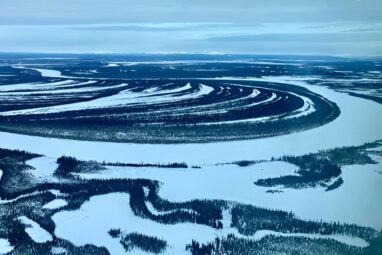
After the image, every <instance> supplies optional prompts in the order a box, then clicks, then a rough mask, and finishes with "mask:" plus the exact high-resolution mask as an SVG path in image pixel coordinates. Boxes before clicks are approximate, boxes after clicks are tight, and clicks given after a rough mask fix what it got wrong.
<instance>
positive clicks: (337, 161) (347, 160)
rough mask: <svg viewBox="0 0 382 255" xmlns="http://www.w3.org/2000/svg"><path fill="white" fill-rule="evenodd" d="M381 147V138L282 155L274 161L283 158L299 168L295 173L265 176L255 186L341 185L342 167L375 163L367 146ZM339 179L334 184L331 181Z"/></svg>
mask: <svg viewBox="0 0 382 255" xmlns="http://www.w3.org/2000/svg"><path fill="white" fill-rule="evenodd" d="M377 146H380V141H376V142H373V143H366V144H363V145H360V146H349V147H341V148H334V149H330V150H324V151H319V152H318V153H310V154H305V155H302V156H282V157H278V158H272V159H271V161H284V162H288V163H291V164H294V165H296V166H298V167H299V169H298V170H297V171H296V173H297V174H298V175H297V176H296V175H285V176H280V177H274V178H265V179H259V180H257V181H255V182H254V183H255V185H258V186H264V187H276V186H282V187H284V188H305V187H315V186H323V187H326V191H330V190H333V189H336V188H338V187H340V186H341V185H342V184H343V179H342V178H340V177H339V176H340V175H341V166H343V165H353V164H375V163H376V162H375V161H374V160H373V159H372V158H371V157H370V156H369V155H368V151H367V149H371V148H375V147H377ZM236 163H237V164H238V165H239V166H248V165H250V164H254V163H257V162H253V161H240V162H236ZM334 178H337V179H336V180H335V181H334V182H333V183H331V180H333V179H334Z"/></svg>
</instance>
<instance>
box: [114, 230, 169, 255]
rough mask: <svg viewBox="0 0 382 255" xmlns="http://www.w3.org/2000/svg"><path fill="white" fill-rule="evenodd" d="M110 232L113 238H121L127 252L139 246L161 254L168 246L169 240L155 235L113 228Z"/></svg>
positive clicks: (143, 249) (146, 250) (147, 250)
mask: <svg viewBox="0 0 382 255" xmlns="http://www.w3.org/2000/svg"><path fill="white" fill-rule="evenodd" d="M109 234H110V236H111V237H113V238H119V239H120V243H121V244H122V246H123V248H124V249H125V251H126V252H129V251H131V250H133V249H134V248H139V249H141V250H142V251H145V252H150V253H155V254H159V253H162V252H163V251H164V250H165V249H166V248H167V242H166V241H165V240H163V239H160V238H158V237H153V236H147V235H143V234H140V233H135V232H134V233H129V234H125V233H123V232H122V231H121V230H120V229H111V230H109Z"/></svg>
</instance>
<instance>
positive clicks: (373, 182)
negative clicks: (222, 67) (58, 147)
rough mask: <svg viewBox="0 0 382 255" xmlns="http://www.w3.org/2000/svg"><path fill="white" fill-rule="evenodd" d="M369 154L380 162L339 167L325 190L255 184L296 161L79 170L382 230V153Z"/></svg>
mask: <svg viewBox="0 0 382 255" xmlns="http://www.w3.org/2000/svg"><path fill="white" fill-rule="evenodd" d="M373 158H374V159H375V160H378V162H379V164H377V165H363V166H359V165H355V166H354V165H353V166H346V167H343V173H342V175H341V177H342V178H343V180H344V184H343V185H342V186H340V187H339V188H338V189H335V190H332V191H330V192H325V189H324V188H306V189H300V190H294V189H282V191H283V192H281V193H269V192H266V191H267V190H269V188H267V187H260V186H256V185H254V182H255V181H256V180H258V179H261V178H272V177H279V176H282V175H295V171H296V170H297V167H296V166H294V165H292V164H289V163H285V162H267V163H258V164H255V165H251V166H247V167H239V166H236V165H217V166H213V165H204V166H202V168H201V169H165V168H164V169H157V168H139V169H137V168H128V169H126V168H125V169H122V168H121V167H110V168H109V169H108V170H106V171H102V172H99V173H90V174H80V176H81V177H83V178H86V179H93V178H101V179H110V178H131V179H139V178H144V179H146V178H148V179H153V180H158V181H160V182H161V183H162V185H161V189H160V190H159V195H160V196H161V197H162V198H165V199H168V200H170V201H180V202H182V201H188V200H192V199H198V198H199V199H200V198H205V199H223V200H228V201H235V202H239V203H244V204H251V205H254V206H259V207H264V208H270V209H281V210H285V211H292V212H294V213H295V214H296V216H297V217H299V218H302V219H306V220H324V221H328V222H337V221H338V222H342V223H349V224H358V225H361V226H369V227H373V228H375V229H379V230H381V229H382V218H381V217H380V215H382V204H381V203H379V200H380V199H379V194H380V192H381V188H380V187H381V186H382V175H381V174H379V173H378V172H376V171H375V170H376V169H381V168H382V159H381V158H378V157H373ZM365 184H367V185H365ZM195 187H197V188H195ZM355 191H356V192H355ZM147 205H149V203H147ZM149 207H150V206H149ZM150 210H152V208H151V207H150ZM154 210H155V209H154ZM154 212H155V211H154Z"/></svg>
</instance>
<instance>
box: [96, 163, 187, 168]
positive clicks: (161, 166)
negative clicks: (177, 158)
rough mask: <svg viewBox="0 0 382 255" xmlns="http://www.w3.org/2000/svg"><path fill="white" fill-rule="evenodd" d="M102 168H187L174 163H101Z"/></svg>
mask: <svg viewBox="0 0 382 255" xmlns="http://www.w3.org/2000/svg"><path fill="white" fill-rule="evenodd" d="M102 165H103V166H126V167H158V168H188V165H187V164H186V163H185V162H175V163H167V164H161V163H157V164H148V163H143V162H141V163H138V164H134V163H121V162H116V163H106V162H103V163H102Z"/></svg>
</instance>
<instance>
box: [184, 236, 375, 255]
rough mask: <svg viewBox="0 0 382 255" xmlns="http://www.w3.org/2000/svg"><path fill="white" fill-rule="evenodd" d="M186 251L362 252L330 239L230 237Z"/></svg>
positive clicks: (247, 254) (204, 254) (243, 254)
mask: <svg viewBox="0 0 382 255" xmlns="http://www.w3.org/2000/svg"><path fill="white" fill-rule="evenodd" d="M186 249H187V250H189V251H190V252H191V254H193V255H218V254H240V255H253V254H256V255H274V254H304V255H316V254H320V255H333V254H337V255H362V254H364V252H365V250H363V249H362V248H358V247H354V246H349V245H346V244H344V243H340V242H338V241H335V240H332V239H324V238H307V237H294V236H288V237H285V236H275V235H267V236H265V237H263V238H261V239H260V240H254V239H251V238H239V237H236V236H235V235H233V234H229V235H228V236H227V237H223V238H216V239H215V240H214V241H211V242H208V243H205V244H201V243H199V242H197V241H194V240H193V241H192V243H191V244H189V245H187V246H186ZM370 255H371V254H370Z"/></svg>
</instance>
